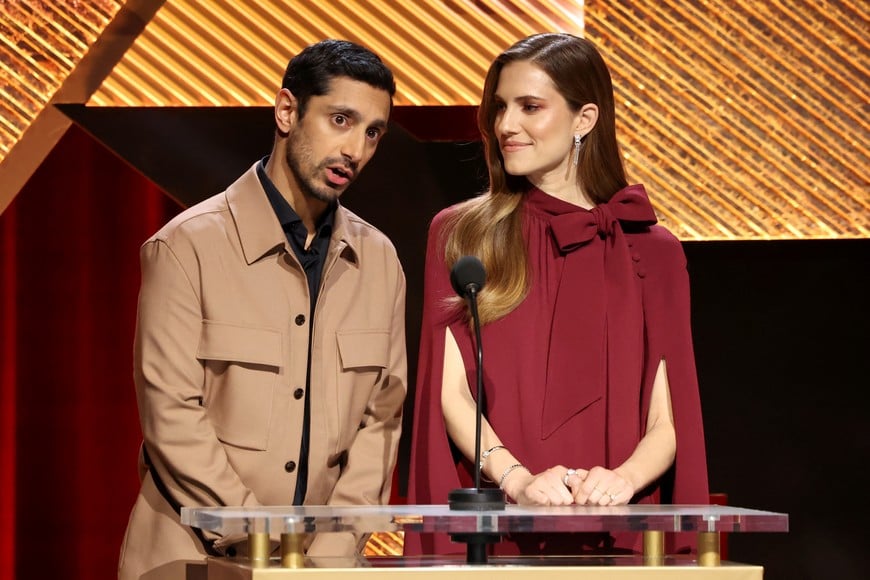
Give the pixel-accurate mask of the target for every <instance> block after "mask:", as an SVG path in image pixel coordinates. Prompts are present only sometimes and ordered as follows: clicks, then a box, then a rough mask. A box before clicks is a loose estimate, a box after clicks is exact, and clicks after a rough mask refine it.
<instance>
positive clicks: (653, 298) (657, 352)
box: [629, 226, 710, 553]
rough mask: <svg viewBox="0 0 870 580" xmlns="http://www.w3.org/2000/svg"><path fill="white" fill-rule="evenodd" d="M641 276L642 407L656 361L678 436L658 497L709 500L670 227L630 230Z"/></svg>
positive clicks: (679, 547)
mask: <svg viewBox="0 0 870 580" xmlns="http://www.w3.org/2000/svg"><path fill="white" fill-rule="evenodd" d="M629 238H630V243H631V245H632V248H633V250H635V255H636V256H637V258H638V267H637V273H638V276H640V277H641V279H642V282H643V284H642V286H643V308H644V317H645V334H646V342H647V346H646V364H645V365H644V366H645V367H646V374H645V377H644V389H643V408H644V409H648V408H649V397H650V393H651V391H652V383H653V380H654V378H655V371H656V369H657V368H658V364H659V361H661V360H664V361H665V366H666V368H667V373H668V384H669V387H670V395H671V407H672V410H673V415H674V429H675V435H676V441H677V450H676V456H675V459H674V464H673V465H672V466H671V468H670V469H669V470H668V471H667V472H666V473H665V474H664V475H663V476H662V477H661V478H660V479H659V480H658V481H657V488H656V490H655V491H656V494H657V495H658V498H657V502H658V503H663V504H681V505H698V504H702V505H703V504H708V503H710V495H709V488H708V483H707V455H706V450H705V443H704V426H703V418H702V413H701V400H700V395H699V389H698V378H697V372H696V369H695V356H694V348H693V346H692V330H691V318H690V293H689V276H688V271H687V268H686V257H685V254H684V252H683V248H682V246H681V244H680V242H679V241H678V240H677V238H676V237H674V236H673V235H672V234H671V233H670V232H669V231H668V230H666V229H665V228H663V227H660V226H653V227H652V228H650V229H649V231H647V232H645V233H643V234H638V235H632V236H629ZM670 540H671V545H669V546H668V551H669V552H672V553H673V552H677V551H685V549H686V548H692V547H693V546H694V545H695V536H694V534H676V535H674V537H672V538H670Z"/></svg>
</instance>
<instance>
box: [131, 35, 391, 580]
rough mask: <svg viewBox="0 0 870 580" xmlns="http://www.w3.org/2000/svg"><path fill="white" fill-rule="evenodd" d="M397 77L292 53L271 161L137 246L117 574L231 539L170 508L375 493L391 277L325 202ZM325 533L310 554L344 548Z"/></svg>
mask: <svg viewBox="0 0 870 580" xmlns="http://www.w3.org/2000/svg"><path fill="white" fill-rule="evenodd" d="M394 93H395V83H394V80H393V75H392V73H391V72H390V70H389V69H388V68H387V67H386V66H385V65H384V64H383V63H382V62H381V60H380V59H379V58H378V57H377V56H376V55H374V54H373V53H371V52H370V51H369V50H367V49H365V48H363V47H361V46H358V45H355V44H352V43H350V42H345V41H337V40H326V41H323V42H319V43H317V44H314V45H311V46H309V47H307V48H306V49H305V50H303V51H302V52H301V53H299V54H298V55H297V56H296V57H294V58H293V59H292V60H291V61H290V63H289V65H288V67H287V71H286V73H285V76H284V81H283V83H282V88H281V90H280V91H279V92H278V94H277V97H276V99H275V111H274V115H275V124H276V133H275V141H274V145H273V148H272V152H271V154H270V155H269V156H268V157H267V158H265V159H263V160H261V161H259V162H257V163H255V164H254V165H253V167H251V169H249V170H248V171H247V172H246V173H245V174H243V175H242V176H241V177H240V178H239V179H238V180H237V181H236V182H235V183H233V184H232V185H231V186H230V187H229V188H228V189H227V190H226V191H225V192H223V193H220V194H219V195H217V196H215V197H212V198H210V199H207V200H205V201H204V202H202V203H200V204H197V205H196V206H194V207H192V208H190V209H188V210H186V211H184V212H183V213H181V214H180V215H179V216H177V217H176V218H175V219H173V220H172V221H171V222H170V223H169V224H167V225H166V226H165V227H163V228H162V229H161V230H160V231H159V232H157V234H155V235H154V236H153V237H152V238H151V239H149V240H148V241H147V242H146V243H145V244H144V245H143V247H142V250H141V262H142V287H141V291H140V296H139V312H138V324H137V332H136V340H135V359H134V377H135V383H136V393H137V398H138V399H137V400H138V405H139V415H140V420H141V423H142V432H143V435H144V443H143V446H142V450H141V453H140V474H141V480H142V485H141V490H140V492H139V497H138V499H137V501H136V503H135V505H134V507H133V511H132V514H131V516H130V522H129V525H128V528H127V534H126V537H125V539H124V545H123V546H122V549H121V559H120V564H119V577H120V578H124V579H127V578H184V577H185V573H186V570H187V571H188V572H190V571H191V570H195V569H199V568H201V566H202V564H201V563H202V561H203V560H204V559H205V557H206V556H207V555H213V554H233V553H235V551H236V550H243V549H244V545H243V544H236V542H238V541H239V540H240V538H237V537H225V538H223V537H219V536H217V535H213V534H211V533H207V532H203V531H201V530H195V529H191V528H189V527H186V526H183V525H181V523H180V521H179V513H178V512H179V508H180V507H181V506H209V505H218V506H220V505H228V506H246V507H253V506H259V505H290V504H294V505H300V504H303V503H304V504H315V505H322V504H332V505H349V504H378V503H385V502H386V501H387V500H388V499H389V493H390V483H391V476H392V471H393V468H394V465H395V459H396V451H397V445H398V442H399V435H400V429H401V409H402V402H403V400H404V397H405V392H406V382H407V381H406V358H405V319H404V308H405V278H404V274H403V272H402V268H401V265H400V264H399V261H398V258H397V256H396V252H395V249H394V248H393V246H392V244H391V243H390V242H389V241H388V239H387V238H386V237H385V236H384V235H383V234H382V233H381V232H379V231H378V230H376V229H375V228H374V227H372V226H371V225H369V224H367V223H366V222H364V221H363V220H361V219H360V218H359V217H357V216H356V215H354V214H353V213H351V212H350V211H348V210H347V209H345V208H344V207H342V206H341V205H340V204H339V203H338V199H339V197H340V196H341V194H342V193H343V192H344V191H345V189H346V188H347V187H348V186H349V185H350V184H351V182H353V180H354V179H355V178H356V177H357V175H358V174H359V172H360V171H361V170H362V169H363V167H365V165H366V163H367V162H368V161H369V159H371V157H372V155H373V154H374V152H375V149H376V148H377V145H378V142H379V140H380V139H381V137H382V136H383V135H384V133H385V131H386V129H387V121H388V119H389V115H390V110H391V107H392V96H393V94H394ZM359 540H360V539H359V538H355V537H353V536H351V535H350V534H321V535H319V536H317V537H315V538H314V539H313V541H312V542H311V544H310V546H309V548H308V554H309V555H310V556H325V555H340V556H347V555H351V554H354V553H358V550H359V548H360V547H361V546H359V545H358V544H359Z"/></svg>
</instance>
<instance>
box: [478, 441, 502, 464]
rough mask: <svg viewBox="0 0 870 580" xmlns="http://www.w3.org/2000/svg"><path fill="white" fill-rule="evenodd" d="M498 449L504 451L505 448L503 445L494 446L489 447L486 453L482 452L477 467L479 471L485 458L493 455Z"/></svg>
mask: <svg viewBox="0 0 870 580" xmlns="http://www.w3.org/2000/svg"><path fill="white" fill-rule="evenodd" d="M499 449H505V446H504V445H495V446H493V447H490V448H489V449H487V450H486V451H484V452H483V453H481V454H480V465H479V467H480V469H481V470H482V469H483V462H484V461H486V458H487V457H489V456H490V455H492V454H493V453H495V452H496V451H498V450H499Z"/></svg>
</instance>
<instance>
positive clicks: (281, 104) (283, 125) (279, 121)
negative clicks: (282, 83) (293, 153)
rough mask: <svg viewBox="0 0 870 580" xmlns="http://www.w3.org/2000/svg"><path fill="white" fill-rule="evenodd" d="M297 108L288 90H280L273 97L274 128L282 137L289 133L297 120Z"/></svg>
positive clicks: (294, 99) (294, 98) (296, 103)
mask: <svg viewBox="0 0 870 580" xmlns="http://www.w3.org/2000/svg"><path fill="white" fill-rule="evenodd" d="M298 113H299V107H298V102H297V101H296V97H294V96H293V93H291V92H290V89H281V90H280V91H278V94H277V95H275V128H276V129H277V130H278V132H279V133H281V134H282V135H286V134H288V133H289V132H290V130H291V129H292V128H293V126H294V125H295V124H296V121H297V120H298Z"/></svg>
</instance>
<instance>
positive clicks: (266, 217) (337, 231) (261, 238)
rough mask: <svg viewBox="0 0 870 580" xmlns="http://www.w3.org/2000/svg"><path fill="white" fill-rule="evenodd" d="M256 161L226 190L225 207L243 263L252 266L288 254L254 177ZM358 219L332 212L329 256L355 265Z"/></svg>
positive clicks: (339, 209)
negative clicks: (281, 251) (229, 215)
mask: <svg viewBox="0 0 870 580" xmlns="http://www.w3.org/2000/svg"><path fill="white" fill-rule="evenodd" d="M257 163H259V161H257V162H256V163H254V164H253V165H252V166H251V167H250V169H248V170H247V171H246V172H245V173H243V174H242V176H241V177H239V178H238V179H237V180H236V181H235V182H234V183H233V184H232V185H230V186H229V187H228V188H227V191H226V197H227V205H228V206H229V208H230V214H232V216H233V221H234V222H235V225H236V231H237V232H238V234H239V242H240V244H241V247H242V252H243V253H244V255H245V262H246V263H247V264H249V265H250V264H253V263H254V262H256V261H257V260H260V259H261V258H263V257H264V256H266V255H269V254H272V253H274V252H276V251H280V250H283V251H285V252H290V251H291V250H290V248H289V244H288V243H287V237H286V236H285V234H284V230H283V229H282V228H281V224H280V223H279V222H278V217H277V216H276V215H275V210H274V209H272V205H271V204H270V203H269V198H268V197H266V192H265V191H264V190H263V186H262V185H261V184H260V180H259V178H258V177H257ZM358 222H359V218H357V217H356V216H355V215H354V214H352V213H351V212H350V211H348V210H347V209H345V208H344V207H342V206H341V204H339V205H338V207H337V208H336V210H335V222H334V223H333V230H332V238H331V240H330V243H329V253H330V255H332V254H333V252H334V251H335V252H337V253H338V254H339V255H340V256H342V257H344V258H345V259H348V260H349V261H351V262H354V263H356V261H357V257H358V256H359V252H358V251H357V250H358V247H359V242H360V238H361V229H360V224H359V223H358Z"/></svg>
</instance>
